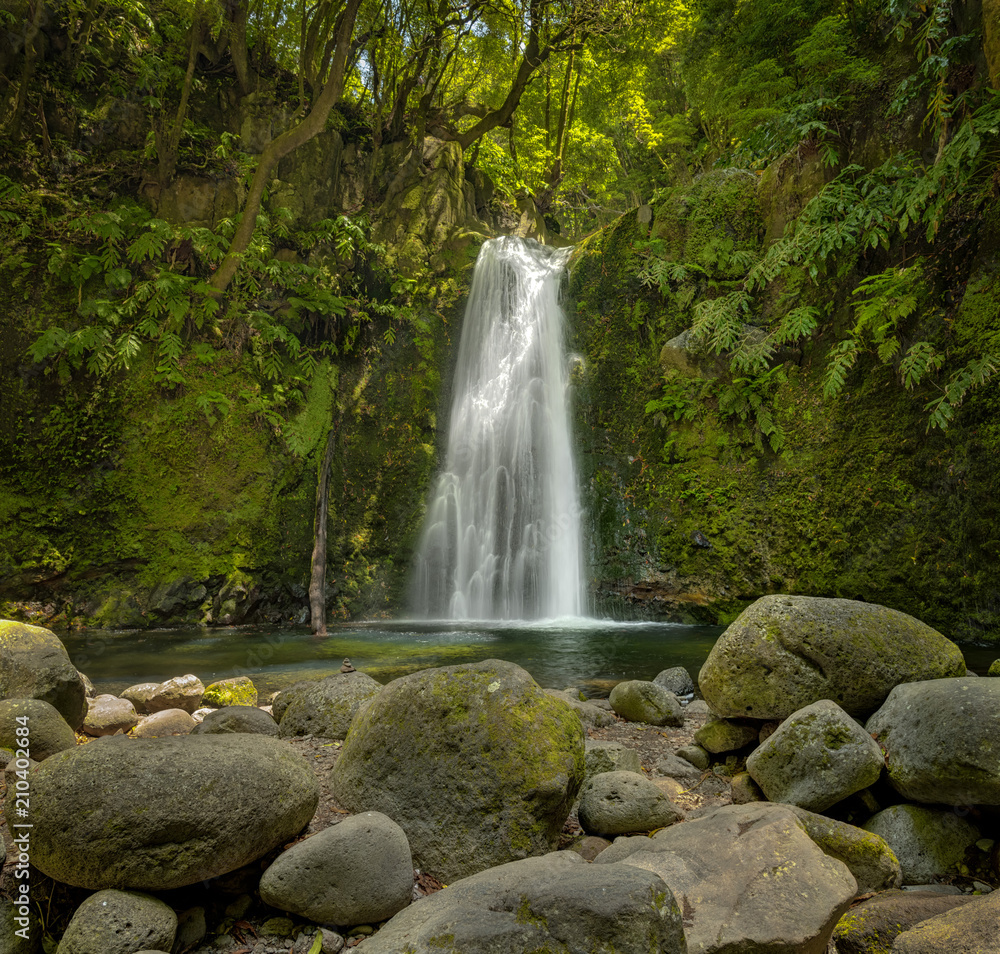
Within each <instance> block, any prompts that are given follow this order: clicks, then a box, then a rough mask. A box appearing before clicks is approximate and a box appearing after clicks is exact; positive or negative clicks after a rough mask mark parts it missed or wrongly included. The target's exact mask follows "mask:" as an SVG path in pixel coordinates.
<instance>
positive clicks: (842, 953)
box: [833, 884, 973, 954]
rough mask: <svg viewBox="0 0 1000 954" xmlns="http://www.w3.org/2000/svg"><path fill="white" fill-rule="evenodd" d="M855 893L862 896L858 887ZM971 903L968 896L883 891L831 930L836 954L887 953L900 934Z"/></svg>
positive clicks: (847, 915)
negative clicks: (857, 892) (922, 922)
mask: <svg viewBox="0 0 1000 954" xmlns="http://www.w3.org/2000/svg"><path fill="white" fill-rule="evenodd" d="M858 890H859V892H861V893H864V892H863V891H862V889H861V885H860V884H859V885H858ZM971 900H973V899H972V898H971V897H969V896H968V895H965V896H963V895H950V894H938V893H936V892H930V891H899V890H892V891H883V892H882V893H880V894H878V895H876V896H875V897H874V898H869V899H868V900H867V901H862V902H861V904H859V905H858V906H857V907H855V908H852V909H851V910H850V911H848V912H847V914H845V915H844V916H843V917H842V918H841V919H840V920H839V921H838V922H837V926H836V928H834V931H833V940H834V942H835V943H836V947H837V954H889V951H890V950H892V942H893V941H894V940H895V939H896V937H897V936H898V935H899V934H902V932H903V931H906V930H908V929H909V928H911V927H913V926H914V925H916V924H919V923H920V922H921V921H926V920H927V919H928V918H933V917H936V916H937V915H939V914H944V913H945V912H946V911H951V910H952V909H953V908H957V907H961V906H962V905H963V904H968V902H970V901H971Z"/></svg>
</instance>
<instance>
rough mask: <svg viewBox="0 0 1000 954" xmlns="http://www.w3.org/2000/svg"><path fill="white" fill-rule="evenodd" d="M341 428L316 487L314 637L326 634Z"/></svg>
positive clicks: (329, 444) (332, 435) (332, 436)
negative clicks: (333, 485) (333, 483)
mask: <svg viewBox="0 0 1000 954" xmlns="http://www.w3.org/2000/svg"><path fill="white" fill-rule="evenodd" d="M338 430H339V427H334V426H332V425H331V427H330V431H329V433H328V434H327V435H326V450H325V451H324V453H323V463H322V465H321V466H320V469H319V481H318V483H317V485H316V525H315V527H314V529H313V552H312V572H311V574H310V576H309V621H310V625H311V626H312V631H313V635H315V636H325V635H326V539H327V527H326V525H327V520H328V519H329V516H330V494H329V488H330V467H331V465H332V464H333V449H334V447H336V446H337V431H338Z"/></svg>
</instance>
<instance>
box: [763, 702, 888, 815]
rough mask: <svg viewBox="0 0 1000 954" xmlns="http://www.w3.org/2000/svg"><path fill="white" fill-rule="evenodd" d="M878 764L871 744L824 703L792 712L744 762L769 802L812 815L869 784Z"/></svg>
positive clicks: (859, 729) (851, 722) (874, 745)
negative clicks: (798, 808) (802, 810)
mask: <svg viewBox="0 0 1000 954" xmlns="http://www.w3.org/2000/svg"><path fill="white" fill-rule="evenodd" d="M882 765H883V761H882V751H881V750H880V749H879V747H878V744H877V743H876V742H875V740H874V739H873V738H872V737H871V736H870V735H869V734H868V733H867V732H865V730H864V729H863V728H862V727H861V726H860V725H858V723H857V722H855V721H854V720H853V719H852V718H851V717H850V716H849V715H848V714H847V713H846V712H844V710H843V709H841V708H840V706H838V705H837V704H836V703H835V702H831V701H830V700H829V699H821V700H820V701H819V702H814V703H813V704H812V705H809V706H805V707H804V708H802V709H799V710H798V712H793V713H792V714H791V715H790V716H789V717H788V718H787V719H785V721H784V722H782V723H781V725H779V726H778V728H777V729H776V730H775V732H773V733H772V734H771V735H769V736H768V737H767V739H766V740H765V741H764V742H763V744H761V745H760V746H759V747H758V748H756V749H755V750H754V751H753V752H752V753H751V754H750V757H749V758H748V759H747V771H748V772H749V773H750V777H751V778H752V779H753V780H754V781H755V782H756V783H757V784H758V785H759V786H760V787H761V789H762V790H763V792H764V794H765V795H766V796H767V797H768V799H769V800H770V801H772V802H788V803H789V804H792V805H798V806H799V807H800V808H805V809H807V810H809V811H812V812H821V811H824V810H825V809H827V808H829V807H830V806H831V805H836V804H837V802H839V801H842V800H843V799H845V798H847V796H848V795H853V794H854V793H855V792H860V791H861V790H862V789H865V788H868V786H869V785H874V784H875V783H876V782H877V781H878V779H879V776H880V775H881V774H882Z"/></svg>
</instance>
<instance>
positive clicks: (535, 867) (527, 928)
mask: <svg viewBox="0 0 1000 954" xmlns="http://www.w3.org/2000/svg"><path fill="white" fill-rule="evenodd" d="M647 840H648V839H647ZM598 857H600V856H598ZM362 950H364V951H365V952H366V954H400V952H401V951H406V952H407V954H498V952H505V954H506V952H515V951H516V952H522V951H535V952H539V954H540V952H542V951H559V952H570V951H573V952H583V951H586V952H588V954H589V952H591V951H614V952H616V954H648V952H650V951H656V952H657V954H686V952H687V950H688V947H687V945H686V944H685V941H684V926H683V921H682V916H681V912H680V909H679V907H678V905H677V902H676V901H674V898H673V895H672V894H671V892H670V888H669V887H667V885H665V884H664V883H663V881H662V880H661V879H660V878H658V877H657V876H656V875H654V874H650V873H649V872H647V871H640V870H639V869H638V868H628V867H626V866H624V865H612V866H608V865H604V866H601V867H598V866H597V865H590V864H587V863H586V862H584V861H583V860H582V859H581V857H580V856H579V855H578V854H576V853H575V852H572V851H556V852H552V853H551V854H548V855H545V856H544V857H541V858H525V859H524V860H522V861H512V862H510V863H509V864H505V865H500V866H498V867H495V868H490V870H489V871H481V872H480V873H479V874H476V875H473V876H472V877H470V878H465V879H463V880H461V881H459V882H457V883H456V884H452V885H449V886H448V887H446V888H445V889H444V890H443V891H437V892H435V893H434V894H432V895H429V896H428V897H426V898H422V899H421V900H420V901H419V903H417V904H411V905H410V906H409V907H407V908H406V909H405V910H403V911H400V912H399V914H397V915H396V916H395V917H394V918H393V919H392V920H391V921H389V923H388V924H386V925H384V926H383V927H382V928H381V929H380V930H379V931H378V933H376V934H375V935H374V937H371V938H368V939H367V940H366V941H365V942H364V944H363V945H362Z"/></svg>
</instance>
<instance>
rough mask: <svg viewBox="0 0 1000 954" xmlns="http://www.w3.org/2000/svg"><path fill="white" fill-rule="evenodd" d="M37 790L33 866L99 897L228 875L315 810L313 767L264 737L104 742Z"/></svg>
mask: <svg viewBox="0 0 1000 954" xmlns="http://www.w3.org/2000/svg"><path fill="white" fill-rule="evenodd" d="M30 780H31V812H32V819H31V820H32V823H33V825H34V828H33V829H32V832H31V861H32V863H33V864H34V865H35V867H36V868H38V869H39V870H40V871H41V872H43V873H44V874H47V875H49V877H51V878H54V879H55V880H56V881H62V882H65V883H66V884H72V885H77V886H79V887H83V888H92V889H100V888H108V887H116V888H138V889H144V890H150V891H160V890H166V889H168V888H176V887H180V886H182V885H188V884H194V883H196V882H198V881H202V880H204V879H206V878H214V877H216V876H218V875H221V874H225V873H227V872H229V871H233V870H235V869H236V868H239V867H242V866H243V865H245V864H248V863H249V862H251V861H254V860H256V859H257V858H260V857H262V856H263V855H265V854H267V852H269V851H271V850H272V849H274V848H276V847H277V846H279V845H281V844H283V843H284V842H286V841H287V840H289V839H290V838H292V837H293V836H294V835H296V834H298V832H300V831H301V830H302V828H303V827H305V825H306V824H307V823H308V822H309V819H310V818H312V815H313V812H314V811H315V809H316V804H317V802H318V801H319V786H318V784H317V782H316V778H315V775H314V774H313V771H312V768H311V766H310V765H309V763H308V762H307V761H306V760H305V759H304V758H303V757H302V756H301V755H299V754H298V753H297V752H295V751H294V750H293V749H292V748H291V747H290V746H289V745H288V744H287V743H285V742H282V741H280V740H278V739H269V738H266V737H265V736H260V735H229V736H214V735H204V736H182V737H179V738H167V739H129V738H127V737H125V736H106V737H104V738H102V739H97V740H95V741H94V742H91V743H89V744H88V745H84V746H78V747H77V748H75V749H73V750H72V751H67V752H59V753H57V754H56V755H53V756H51V757H50V758H48V759H46V761H45V762H43V763H41V765H39V766H38V768H37V769H35V770H34V771H33V772H31V776H30ZM12 797H13V794H12V792H11V791H8V796H7V811H8V815H9V814H10V813H11V811H12V809H13V805H12Z"/></svg>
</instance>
